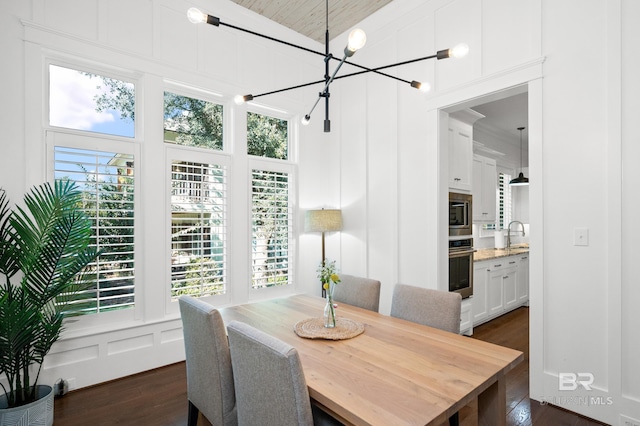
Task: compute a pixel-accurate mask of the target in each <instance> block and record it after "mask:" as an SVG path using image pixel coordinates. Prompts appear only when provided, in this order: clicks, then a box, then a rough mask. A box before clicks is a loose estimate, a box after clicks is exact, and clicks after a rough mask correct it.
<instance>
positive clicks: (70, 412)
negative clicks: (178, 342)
mask: <svg viewBox="0 0 640 426" xmlns="http://www.w3.org/2000/svg"><path fill="white" fill-rule="evenodd" d="M473 338H475V339H480V340H484V341H487V342H491V343H495V344H498V345H501V346H506V347H510V348H513V349H517V350H520V351H522V352H524V354H525V359H524V361H523V362H522V363H520V365H518V366H517V367H516V368H515V369H513V370H512V371H511V372H509V374H508V376H507V424H508V425H525V426H526V425H541V426H546V425H554V426H556V425H571V426H591V425H601V424H602V423H598V422H596V421H593V420H590V419H587V418H584V417H581V416H578V415H576V414H573V413H571V412H569V411H565V410H561V409H559V408H556V407H553V406H550V405H540V404H538V403H537V402H535V401H530V400H529V309H528V308H519V309H516V310H515V311H512V312H510V313H508V314H506V315H503V316H502V317H499V318H497V319H495V320H493V321H490V322H488V323H486V324H483V325H481V326H479V327H477V328H475V329H474V335H473ZM475 412H476V407H475V406H474V405H473V404H472V405H470V406H468V407H465V408H464V409H463V410H461V411H460V424H461V425H463V426H467V425H474V424H476V422H477V416H476V414H475ZM186 424H187V384H186V376H185V365H184V363H178V364H173V365H169V366H166V367H163V368H159V369H156V370H152V371H147V372H144V373H140V374H137V375H134V376H130V377H126V378H123V379H119V380H115V381H112V382H109V383H103V384H100V385H97V386H93V387H89V388H84V389H80V390H77V391H72V392H70V393H68V394H67V395H65V396H63V397H61V398H57V399H56V401H55V425H56V426H86V425H92V426H99V425H149V426H174V425H175V426H178V425H179V426H183V425H186ZM198 424H199V425H200V426H202V425H208V424H209V423H208V422H207V421H206V420H205V419H202V418H201V420H200V422H199V423H198ZM267 426H270V425H267ZM274 426H275V425H274Z"/></svg>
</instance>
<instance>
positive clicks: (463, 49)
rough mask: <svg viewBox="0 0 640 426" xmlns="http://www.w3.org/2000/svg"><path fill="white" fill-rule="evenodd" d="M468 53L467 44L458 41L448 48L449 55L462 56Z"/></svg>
mask: <svg viewBox="0 0 640 426" xmlns="http://www.w3.org/2000/svg"><path fill="white" fill-rule="evenodd" d="M467 53H469V45H467V44H465V43H460V44H458V45H455V46H454V47H452V48H451V49H449V57H453V58H463V57H465V56H467Z"/></svg>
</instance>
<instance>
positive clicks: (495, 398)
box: [478, 377, 507, 426]
mask: <svg viewBox="0 0 640 426" xmlns="http://www.w3.org/2000/svg"><path fill="white" fill-rule="evenodd" d="M505 382H506V380H505V377H501V378H499V379H498V380H497V381H496V382H495V383H494V384H492V385H491V386H489V387H488V388H487V389H485V391H484V392H482V393H481V394H480V395H478V424H479V425H486V426H505V425H506V424H507V386H506V383H505Z"/></svg>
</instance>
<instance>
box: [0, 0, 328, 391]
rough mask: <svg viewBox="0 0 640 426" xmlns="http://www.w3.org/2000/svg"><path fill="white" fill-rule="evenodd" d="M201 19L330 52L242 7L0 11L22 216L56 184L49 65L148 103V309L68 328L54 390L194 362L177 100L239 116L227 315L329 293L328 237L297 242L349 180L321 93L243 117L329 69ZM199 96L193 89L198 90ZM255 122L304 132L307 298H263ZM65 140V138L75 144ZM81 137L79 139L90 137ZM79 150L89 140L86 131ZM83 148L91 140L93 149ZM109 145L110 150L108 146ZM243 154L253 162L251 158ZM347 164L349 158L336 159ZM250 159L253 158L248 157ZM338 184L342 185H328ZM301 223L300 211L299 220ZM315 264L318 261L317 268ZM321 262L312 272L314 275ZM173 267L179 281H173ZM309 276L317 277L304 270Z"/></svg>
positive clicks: (137, 1)
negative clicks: (193, 15) (184, 308)
mask: <svg viewBox="0 0 640 426" xmlns="http://www.w3.org/2000/svg"><path fill="white" fill-rule="evenodd" d="M191 6H197V7H199V8H201V9H202V10H204V11H207V12H209V13H211V14H213V15H216V16H219V17H220V18H221V19H222V20H223V21H225V22H228V23H231V24H236V25H239V26H243V27H246V28H251V29H254V30H257V31H259V32H265V33H267V34H269V35H271V36H274V37H277V38H281V39H286V40H289V41H291V42H293V43H296V44H300V45H303V46H305V47H308V48H310V49H313V50H317V51H322V50H323V46H320V45H318V44H317V43H316V42H314V41H312V40H310V39H307V38H305V37H302V36H300V35H298V34H296V33H294V32H292V31H290V30H288V29H285V28H283V27H281V26H279V25H276V24H274V23H272V22H270V21H268V20H266V19H264V18H262V17H260V16H258V15H256V14H253V13H252V12H249V11H247V10H246V9H243V8H241V7H239V6H237V5H235V4H234V3H232V2H228V1H214V2H210V1H203V0H200V1H198V0H195V1H193V2H191V1H182V0H180V1H174V0H160V1H150V0H133V1H112V0H89V1H74V0H46V1H45V0H32V1H25V2H2V4H0V27H1V28H2V29H1V31H2V37H1V41H0V43H1V46H2V52H3V54H4V55H7V58H8V57H11V58H12V60H11V61H6V64H5V66H4V67H2V70H0V73H1V75H2V78H1V79H0V90H1V91H2V93H3V96H4V99H5V102H2V106H1V107H0V108H2V112H3V115H2V117H0V127H2V129H3V135H5V138H3V140H2V142H0V143H1V144H2V155H1V156H0V157H1V160H0V161H1V164H2V170H0V174H1V175H2V178H1V185H2V187H3V188H5V189H6V190H7V192H8V193H9V196H10V197H11V199H12V200H13V201H14V202H19V201H20V200H21V198H22V194H23V193H24V192H25V191H26V189H28V188H29V187H31V186H32V185H34V184H38V183H40V182H42V181H44V180H47V179H49V178H50V177H51V176H50V173H51V167H50V164H51V162H52V160H51V157H50V152H47V149H46V141H47V140H49V139H48V138H50V135H51V133H52V132H51V130H55V131H56V132H60V130H59V129H57V130H56V129H50V128H49V127H48V124H47V106H48V81H47V80H48V79H47V68H48V61H51V60H53V61H56V62H62V63H65V64H69V66H71V67H73V66H74V65H75V66H77V67H78V68H80V69H83V67H86V68H90V69H94V70H105V71H108V72H111V73H115V74H117V75H125V76H127V78H128V79H129V80H132V81H134V82H135V84H136V90H137V93H138V98H137V107H138V110H137V111H136V112H137V114H136V136H135V138H132V139H131V140H130V141H125V143H130V144H132V145H134V146H135V147H136V148H135V149H136V152H138V153H139V157H138V158H137V161H139V162H138V163H137V164H136V166H139V169H138V171H139V175H138V176H137V179H139V181H140V182H141V183H140V188H141V191H140V193H139V194H137V195H136V197H137V198H136V202H137V203H138V204H137V206H138V209H139V211H138V212H139V216H137V218H138V219H139V220H138V222H137V226H138V228H139V230H138V233H137V234H136V235H137V237H139V238H137V240H136V246H137V250H138V252H137V254H136V256H137V257H136V307H135V309H132V310H128V312H127V314H128V315H117V313H116V314H113V315H112V314H111V313H107V314H100V315H93V316H88V317H83V318H81V319H80V320H77V319H76V320H74V321H71V322H69V323H68V327H67V330H66V332H65V333H64V335H63V338H62V340H61V341H59V342H58V343H57V344H56V345H55V346H54V348H53V350H52V352H51V353H50V355H49V356H48V357H47V358H46V360H45V365H44V369H43V372H42V375H41V383H46V384H53V383H54V382H55V381H56V380H57V379H58V378H60V377H63V378H65V379H67V380H69V381H70V384H71V387H72V388H79V387H84V386H88V385H92V384H96V383H99V382H102V381H106V380H112V379H115V378H117V377H121V376H125V375H129V374H133V373H136V372H139V371H143V370H147V369H151V368H155V367H158V366H162V365H166V364H168V363H172V362H176V361H180V360H183V359H184V349H183V343H182V331H181V322H180V319H179V314H178V309H177V306H176V305H177V303H176V302H175V301H171V299H170V298H169V296H168V294H169V293H168V292H169V275H168V274H169V268H168V264H167V263H166V262H167V261H168V259H169V257H168V253H169V245H168V241H169V240H168V239H167V238H168V237H167V229H168V225H167V223H168V210H167V209H168V208H167V204H166V203H167V195H166V182H167V171H166V170H167V164H168V163H167V158H166V156H167V154H166V149H165V147H164V145H163V130H162V129H163V114H162V102H163V98H162V96H163V90H165V89H166V88H167V87H168V85H171V87H182V88H188V90H189V91H190V93H199V91H201V92H202V93H206V94H209V95H211V94H215V97H216V99H218V100H219V102H221V103H222V104H223V105H224V107H225V126H226V127H225V138H226V142H227V143H228V146H229V148H228V150H227V153H228V154H229V156H230V158H231V166H230V176H231V180H232V185H231V189H230V193H231V199H230V200H231V201H230V202H231V203H232V204H233V205H235V206H236V207H238V208H237V209H236V210H235V211H236V212H238V211H241V212H245V213H243V214H236V215H235V216H234V217H233V220H232V221H231V222H232V225H231V229H230V232H229V238H230V244H231V245H232V247H234V249H233V250H232V253H231V254H230V256H229V259H230V262H231V263H230V271H229V275H228V277H229V279H230V282H229V296H228V300H227V302H226V303H234V304H236V303H243V302H247V301H249V300H255V299H259V298H264V297H274V296H277V295H282V294H290V293H292V292H317V293H319V286H316V285H315V283H316V278H315V267H316V264H317V261H319V251H320V240H319V235H309V236H305V238H300V240H299V241H298V239H297V237H298V234H299V232H298V231H300V230H301V218H302V211H303V210H302V209H304V208H314V207H318V206H320V205H321V204H322V203H331V202H332V200H330V199H329V200H327V199H328V198H329V197H325V195H326V194H334V193H335V191H331V187H332V186H333V187H336V186H337V180H338V179H339V177H338V174H337V173H334V172H332V169H335V170H337V169H338V167H337V165H335V164H336V162H335V161H332V159H335V158H337V155H336V154H334V153H332V152H331V151H332V148H331V146H332V145H335V143H331V141H329V142H327V141H328V138H330V137H331V135H329V136H328V137H327V138H325V135H324V134H323V133H322V130H321V129H322V127H321V126H322V120H321V117H320V114H318V115H317V117H314V119H315V120H314V121H312V123H311V124H310V126H309V127H305V128H302V127H301V126H299V124H298V123H299V119H300V117H301V115H303V114H304V113H306V111H307V110H308V109H309V108H310V107H311V105H312V103H313V102H314V101H315V98H316V96H317V92H318V90H320V88H321V86H320V87H315V86H313V87H310V88H308V89H302V90H294V91H289V92H284V93H282V94H280V95H275V96H270V97H265V98H257V99H256V102H255V104H256V105H255V106H249V107H247V106H240V107H239V106H236V105H235V104H234V103H233V101H232V98H233V96H235V95H236V94H246V93H253V94H258V93H262V92H265V91H270V90H276V89H281V88H284V87H288V86H291V85H294V84H300V83H304V82H308V81H313V80H318V79H320V78H322V75H323V72H324V62H323V58H322V57H321V56H316V55H312V54H310V53H307V52H302V51H298V50H296V49H293V48H291V47H287V46H282V45H279V44H276V43H273V42H271V41H267V40H264V39H260V38H258V37H255V36H251V35H247V34H244V33H239V32H236V31H234V30H230V29H228V28H224V27H218V28H216V27H213V26H208V25H194V24H191V23H190V22H189V21H188V20H187V18H186V11H187V9H188V8H189V7H191ZM185 90H187V89H185ZM248 108H254V110H255V108H259V109H260V108H261V109H260V111H261V112H263V113H273V114H276V115H278V116H284V117H286V118H288V119H289V120H290V122H291V123H292V125H291V129H290V130H291V133H292V136H293V137H292V142H293V144H292V146H291V149H290V153H291V156H292V159H293V160H294V161H298V160H299V161H300V162H301V163H304V164H306V165H307V167H299V168H298V169H297V175H298V182H297V183H298V185H294V188H295V189H296V194H295V198H294V199H295V202H296V207H300V210H299V211H300V214H299V215H296V217H295V222H294V223H295V226H296V229H295V231H296V234H295V236H296V240H295V241H294V244H293V248H294V249H295V250H297V251H296V253H301V255H300V256H297V257H296V265H293V266H294V267H298V265H297V261H298V258H299V259H302V261H301V263H302V264H303V266H302V267H300V268H298V270H304V273H298V274H297V275H296V276H294V280H295V282H294V285H292V286H289V287H288V288H286V289H273V290H274V291H271V290H268V291H265V292H262V293H256V292H255V291H251V290H250V284H249V283H250V267H251V266H250V265H251V264H250V249H247V246H248V242H247V241H248V240H249V239H250V222H249V220H248V213H246V209H243V206H245V207H246V205H247V203H248V199H249V197H248V194H247V190H246V188H248V182H247V177H246V175H247V173H246V170H247V156H246V148H245V147H246V144H245V142H244V139H243V138H244V135H245V134H246V120H245V119H244V114H245V113H246V111H247V109H248ZM62 133H64V131H63V132H62ZM76 133H77V132H76ZM67 134H69V135H71V137H76V138H77V137H78V135H77V134H74V132H73V131H71V132H67ZM80 137H82V136H81V135H80ZM98 139H99V138H98ZM243 148H244V149H245V151H244V153H242V150H243ZM333 150H335V151H336V152H337V149H336V148H333ZM239 153H240V154H239ZM325 174H326V175H329V176H334V180H333V181H332V180H331V179H327V178H326V175H325ZM296 212H298V210H296ZM307 253H308V254H309V255H308V256H307ZM316 253H317V254H318V259H317V260H316V259H314V261H313V263H312V265H311V266H308V265H306V264H304V262H306V259H307V258H309V257H311V255H312V254H313V255H315V254H316ZM162 265H167V267H162ZM303 267H304V269H303Z"/></svg>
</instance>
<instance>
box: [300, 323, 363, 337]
mask: <svg viewBox="0 0 640 426" xmlns="http://www.w3.org/2000/svg"><path fill="white" fill-rule="evenodd" d="M293 331H295V332H296V334H297V335H298V336H300V337H304V338H305V339H325V340H345V339H351V338H352V337H356V336H358V335H359V334H362V333H363V332H364V324H362V323H359V322H357V321H354V320H350V319H348V318H336V326H335V327H334V328H327V327H325V326H324V319H323V318H307V319H304V320H302V321H298V322H297V323H296V325H294V326H293Z"/></svg>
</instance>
